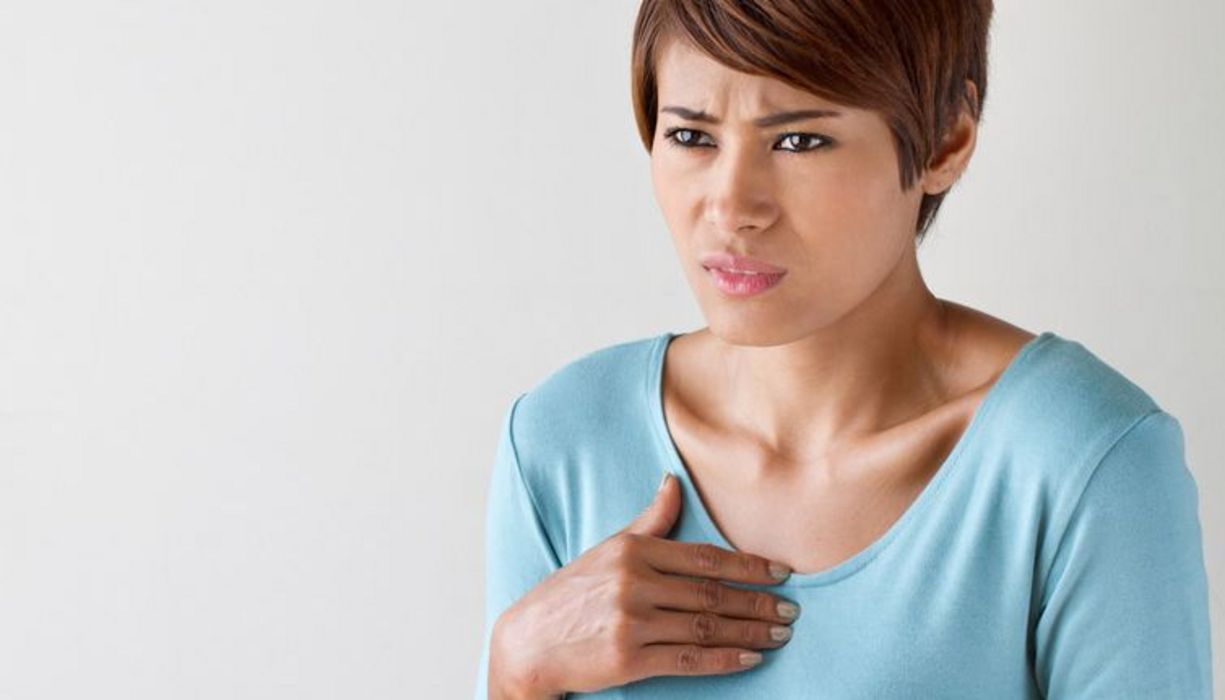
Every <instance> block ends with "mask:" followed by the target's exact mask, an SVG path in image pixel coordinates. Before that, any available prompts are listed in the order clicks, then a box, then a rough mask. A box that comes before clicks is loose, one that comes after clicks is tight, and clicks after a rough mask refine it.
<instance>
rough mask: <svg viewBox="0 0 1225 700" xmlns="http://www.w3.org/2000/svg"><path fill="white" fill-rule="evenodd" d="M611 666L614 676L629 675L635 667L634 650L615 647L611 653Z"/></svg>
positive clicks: (626, 647) (627, 647)
mask: <svg viewBox="0 0 1225 700" xmlns="http://www.w3.org/2000/svg"><path fill="white" fill-rule="evenodd" d="M609 665H610V666H611V667H612V671H613V673H614V674H616V675H618V676H626V675H629V673H630V671H631V670H632V669H633V667H634V649H633V648H632V647H629V646H614V647H613V649H612V651H611V652H610V653H609Z"/></svg>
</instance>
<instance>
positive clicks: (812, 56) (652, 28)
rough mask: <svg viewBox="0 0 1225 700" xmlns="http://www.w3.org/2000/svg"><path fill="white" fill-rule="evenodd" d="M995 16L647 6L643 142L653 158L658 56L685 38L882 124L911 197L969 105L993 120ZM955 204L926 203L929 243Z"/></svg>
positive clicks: (956, 6) (639, 33)
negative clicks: (666, 44)
mask: <svg viewBox="0 0 1225 700" xmlns="http://www.w3.org/2000/svg"><path fill="white" fill-rule="evenodd" d="M992 9H993V7H992V0H762V1H754V0H643V3H642V5H641V6H640V7H639V9H638V17H637V20H636V22H635V25H634V39H633V49H632V68H631V73H632V74H631V90H632V93H633V104H634V117H635V119H636V120H637V122H638V133H639V137H640V138H641V139H642V143H643V145H644V146H646V149H647V152H648V153H649V152H650V151H651V149H652V144H653V143H654V140H655V124H656V121H657V113H658V108H659V106H658V104H657V103H658V87H657V84H656V80H655V69H656V59H657V57H656V51H657V47H658V46H659V45H660V44H661V40H663V39H665V38H675V39H678V40H680V41H685V42H687V43H688V44H690V45H692V46H694V47H695V48H696V49H698V50H700V51H702V52H703V53H705V54H707V55H709V56H710V57H712V58H713V59H714V60H716V61H718V62H719V63H721V64H723V65H725V66H727V67H729V68H731V69H733V70H736V71H740V72H743V73H750V74H753V75H761V76H767V77H771V78H775V79H778V80H780V81H782V82H784V83H786V84H788V85H791V86H793V87H796V88H799V89H801V90H806V91H808V92H810V93H813V94H815V95H818V96H819V97H822V98H824V99H827V100H830V101H832V102H836V103H839V104H844V105H847V106H849V107H852V108H858V109H867V110H872V111H875V112H877V113H879V114H881V115H882V117H883V118H884V120H885V122H886V123H887V124H888V126H889V129H890V131H891V132H892V134H893V144H894V150H895V152H896V154H897V160H898V174H899V181H900V183H901V188H902V190H904V191H907V190H909V189H910V188H911V187H912V186H913V185H914V184H915V182H916V181H917V179H918V177H919V175H921V174H922V172H923V168H924V167H925V165H926V164H927V163H928V162H929V160H930V159H931V157H932V156H933V154H934V151H935V150H936V149H937V148H938V147H939V146H940V145H941V142H942V138H943V136H944V134H945V132H946V131H947V130H948V129H949V128H950V127H951V126H952V125H953V124H954V123H955V120H956V118H957V116H958V115H959V113H960V111H961V109H962V105H963V101H964V104H965V105H967V106H968V108H969V113H970V115H971V116H972V117H973V119H974V121H975V123H978V122H979V120H980V118H981V114H982V104H983V102H984V100H985V99H986V96H987V39H988V29H989V25H990V22H991V13H992ZM967 80H969V81H971V82H973V83H974V85H975V87H976V89H977V92H978V98H977V100H975V99H974V98H973V96H972V94H971V93H970V92H969V90H968V89H967V86H966V81H967ZM947 192H948V189H946V190H945V191H943V192H940V193H939V194H934V195H933V194H924V195H923V200H922V203H921V204H920V206H919V215H918V220H917V222H916V224H915V238H916V240H917V242H918V243H922V241H923V238H924V236H926V234H927V230H928V228H929V227H930V225H931V223H932V221H933V219H934V218H935V216H936V212H937V211H938V210H939V208H940V203H941V202H942V201H943V200H944V195H945V194H947Z"/></svg>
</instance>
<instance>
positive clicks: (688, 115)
mask: <svg viewBox="0 0 1225 700" xmlns="http://www.w3.org/2000/svg"><path fill="white" fill-rule="evenodd" d="M659 111H660V112H669V113H671V114H675V115H677V116H678V117H681V118H682V119H688V120H690V121H695V122H706V123H707V124H718V123H719V120H718V119H717V118H716V117H715V116H714V115H711V114H707V113H706V112H703V111H702V110H700V109H689V108H688V107H679V106H676V105H669V106H667V107H663V108H662V109H660V110H659ZM840 116H842V112H838V111H835V110H832V109H800V110H795V111H792V112H779V113H778V114H769V115H766V116H764V117H758V118H757V119H754V120H753V124H755V125H757V126H759V127H762V128H766V127H771V126H778V125H780V124H789V123H791V122H798V121H802V120H804V119H821V118H823V117H840Z"/></svg>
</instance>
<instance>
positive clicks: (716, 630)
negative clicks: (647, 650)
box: [647, 610, 791, 649]
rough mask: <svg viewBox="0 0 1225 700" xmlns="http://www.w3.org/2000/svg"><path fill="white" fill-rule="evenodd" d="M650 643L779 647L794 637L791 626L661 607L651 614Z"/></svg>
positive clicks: (758, 647)
mask: <svg viewBox="0 0 1225 700" xmlns="http://www.w3.org/2000/svg"><path fill="white" fill-rule="evenodd" d="M647 623H648V629H649V630H650V634H651V638H650V639H649V640H648V641H649V642H650V643H653V644H654V643H661V642H670V643H674V644H699V645H701V646H704V647H729V646H734V647H746V648H749V649H776V648H778V647H781V646H783V645H784V644H786V643H787V642H788V640H790V639H791V628H790V627H788V626H787V625H778V624H774V623H772V622H762V621H760V620H740V619H737V618H732V617H723V616H721V615H716V614H714V613H710V612H673V611H671V610H657V611H655V612H654V613H652V614H651V615H650V616H649V617H648V618H647Z"/></svg>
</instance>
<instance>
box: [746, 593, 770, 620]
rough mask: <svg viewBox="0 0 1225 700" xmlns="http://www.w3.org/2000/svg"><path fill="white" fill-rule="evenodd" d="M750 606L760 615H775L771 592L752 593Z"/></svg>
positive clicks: (754, 612)
mask: <svg viewBox="0 0 1225 700" xmlns="http://www.w3.org/2000/svg"><path fill="white" fill-rule="evenodd" d="M749 595H750V598H749V608H750V609H751V610H752V611H753V614H754V615H756V616H758V617H774V615H775V612H774V609H775V606H774V598H773V597H772V596H771V595H770V594H769V593H750V594H749Z"/></svg>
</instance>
